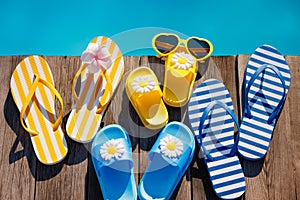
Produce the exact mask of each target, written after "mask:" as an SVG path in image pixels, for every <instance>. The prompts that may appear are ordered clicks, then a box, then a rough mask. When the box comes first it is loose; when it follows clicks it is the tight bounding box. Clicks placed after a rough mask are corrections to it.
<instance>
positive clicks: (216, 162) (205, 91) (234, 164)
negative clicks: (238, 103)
mask: <svg viewBox="0 0 300 200" xmlns="http://www.w3.org/2000/svg"><path fill="white" fill-rule="evenodd" d="M188 116H189V120H190V123H191V127H192V129H193V131H194V133H195V135H196V139H197V142H198V144H199V146H200V148H201V150H202V152H203V155H204V161H205V163H206V166H207V170H208V173H209V176H210V179H211V182H212V186H213V189H214V191H215V193H216V194H217V196H218V197H220V198H223V199H234V198H238V197H240V196H241V195H242V194H243V193H244V191H245V189H246V184H245V178H244V174H243V171H242V167H241V164H240V161H239V159H238V157H237V155H236V149H237V142H238V136H239V133H237V137H236V138H234V123H236V125H237V127H238V121H237V119H236V117H235V115H234V111H233V104H232V99H231V97H230V94H229V92H228V90H227V89H226V87H225V86H224V85H223V83H221V82H219V81H218V80H216V79H209V80H206V81H204V82H203V83H201V84H200V85H199V86H198V87H197V88H196V89H195V91H194V92H193V94H192V97H191V99H190V102H189V104H188Z"/></svg>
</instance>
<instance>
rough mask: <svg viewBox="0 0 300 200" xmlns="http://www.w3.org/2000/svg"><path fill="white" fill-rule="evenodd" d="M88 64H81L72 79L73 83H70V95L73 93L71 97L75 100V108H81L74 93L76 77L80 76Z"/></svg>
mask: <svg viewBox="0 0 300 200" xmlns="http://www.w3.org/2000/svg"><path fill="white" fill-rule="evenodd" d="M87 66H88V64H82V66H81V67H80V69H79V70H78V71H77V73H76V74H75V76H74V78H73V83H72V93H73V97H74V99H75V102H76V106H77V107H79V108H80V107H81V102H80V101H79V98H78V96H77V94H76V91H75V86H76V83H77V79H78V77H79V76H80V74H81V72H82V71H83V70H84V69H85V68H87Z"/></svg>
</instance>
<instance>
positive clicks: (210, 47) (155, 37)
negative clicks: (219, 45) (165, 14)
mask: <svg viewBox="0 0 300 200" xmlns="http://www.w3.org/2000/svg"><path fill="white" fill-rule="evenodd" d="M160 36H175V37H176V38H177V40H178V43H177V45H176V46H175V48H174V49H173V50H172V51H169V52H168V53H161V52H160V51H159V50H158V49H157V48H156V45H155V42H156V39H157V38H158V37H160ZM191 39H197V40H199V41H204V42H206V43H207V44H208V45H209V52H208V53H207V55H206V56H204V57H202V58H197V57H195V56H194V55H193V54H192V53H191V51H190V49H189V48H188V46H187V44H188V41H189V40H191ZM181 44H183V45H184V47H185V49H186V50H187V52H188V53H189V54H191V55H192V56H193V57H194V58H195V60H196V61H204V60H205V59H207V58H208V57H209V56H210V55H211V54H212V52H213V50H214V47H213V45H212V43H211V42H210V41H209V40H207V39H205V38H199V37H195V36H192V37H189V38H188V39H186V40H184V39H180V37H179V36H178V35H176V34H174V33H159V34H157V35H155V36H154V37H153V39H152V47H153V49H154V50H155V51H156V52H157V53H158V55H159V56H167V55H169V54H171V53H173V52H175V51H176V50H177V49H178V47H180V46H181Z"/></svg>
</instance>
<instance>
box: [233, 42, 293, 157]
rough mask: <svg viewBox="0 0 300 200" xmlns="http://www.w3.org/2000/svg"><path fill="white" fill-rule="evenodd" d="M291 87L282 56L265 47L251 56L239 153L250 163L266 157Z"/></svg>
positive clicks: (245, 82)
mask: <svg viewBox="0 0 300 200" xmlns="http://www.w3.org/2000/svg"><path fill="white" fill-rule="evenodd" d="M290 83H291V72H290V69H289V66H288V64H287V62H286V60H285V59H284V57H283V55H281V53H279V52H278V51H277V49H275V48H274V47H271V46H269V45H263V46H261V47H258V48H257V49H256V50H255V52H254V53H253V54H252V55H251V57H250V59H249V62H248V64H247V67H246V70H245V74H244V85H243V90H244V91H243V92H244V96H243V106H244V107H243V108H244V109H243V110H244V114H243V118H242V121H241V125H240V141H239V143H238V151H239V153H240V154H241V156H243V157H244V158H246V159H248V160H258V159H261V158H262V157H264V156H265V155H266V153H267V151H268V149H269V145H270V140H271V138H272V134H273V130H274V127H275V124H276V121H277V119H278V115H279V113H280V111H281V109H282V107H283V104H284V101H285V99H286V96H287V93H288V90H289V88H290Z"/></svg>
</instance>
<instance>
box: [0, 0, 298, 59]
mask: <svg viewBox="0 0 300 200" xmlns="http://www.w3.org/2000/svg"><path fill="white" fill-rule="evenodd" d="M83 2H84V3H83ZM167 31H169V32H178V33H179V34H180V35H181V36H183V37H187V36H199V37H204V38H207V39H209V40H210V41H211V42H212V43H213V44H214V47H215V48H214V53H213V55H232V54H238V53H239V54H249V53H252V52H253V51H254V49H255V48H256V47H257V46H260V45H262V44H270V45H272V46H275V47H276V48H278V49H279V50H280V51H281V52H282V53H283V54H285V55H300V1H299V0H284V1H283V0H272V1H269V0H264V1H263V0H251V1H241V0H227V1H224V0H214V1H210V0H207V1H204V0H184V1H179V0H173V1H171V0H168V1H167V0H151V1H145V0H126V1H125V0H122V1H117V0H107V1H103V0H102V1H101V0H91V1H78V2H77V1H76V0H64V1H61V0H52V1H47V0H45V1H41V0H40V1H38V0H14V1H11V0H0V55H24V54H26V55H28V54H40V55H80V54H81V52H82V51H83V50H84V49H85V48H86V45H87V44H88V42H89V41H90V39H92V38H93V37H95V36H97V35H105V36H108V37H112V38H113V39H114V40H115V41H116V42H117V43H118V44H119V46H120V48H121V50H122V51H123V52H124V53H125V54H126V55H154V54H155V53H154V51H153V50H152V49H151V39H152V37H153V36H154V35H155V34H156V33H159V32H167Z"/></svg>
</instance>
